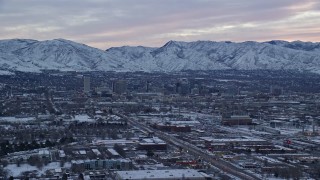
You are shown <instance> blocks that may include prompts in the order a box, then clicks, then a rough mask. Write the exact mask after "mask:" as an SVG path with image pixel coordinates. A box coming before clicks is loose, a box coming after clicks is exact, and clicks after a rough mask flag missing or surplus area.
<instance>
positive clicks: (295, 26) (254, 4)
mask: <svg viewBox="0 0 320 180" xmlns="http://www.w3.org/2000/svg"><path fill="white" fill-rule="evenodd" d="M0 25H1V28H0V39H13V38H23V39H37V40H47V39H55V38H64V39H69V40H72V41H76V42H79V43H84V44H87V45H90V46H93V47H97V48H100V49H107V48H109V47H112V46H124V45H131V46H137V45H142V46H154V47H157V46H162V45H163V44H165V43H166V42H167V41H169V40H177V41H196V40H211V41H236V42H239V41H251V40H253V41H268V40H275V39H276V40H288V41H294V40H302V41H313V42H316V41H320V1H319V0H0Z"/></svg>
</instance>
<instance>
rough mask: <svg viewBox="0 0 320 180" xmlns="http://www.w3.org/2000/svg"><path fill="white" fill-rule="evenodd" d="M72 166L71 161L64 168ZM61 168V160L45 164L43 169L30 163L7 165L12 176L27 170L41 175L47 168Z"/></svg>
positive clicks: (6, 168)
mask: <svg viewBox="0 0 320 180" xmlns="http://www.w3.org/2000/svg"><path fill="white" fill-rule="evenodd" d="M70 167H71V164H70V163H65V164H64V168H70ZM59 168H61V167H60V163H59V162H52V163H49V164H48V165H46V166H43V167H42V168H41V169H39V168H37V167H36V166H31V165H29V164H21V165H20V166H19V167H18V166H17V165H16V164H9V165H8V166H6V167H5V170H8V172H9V175H10V176H13V177H16V176H19V175H20V174H21V173H23V172H26V171H35V172H37V173H38V174H39V175H41V174H45V172H46V171H47V170H54V169H59Z"/></svg>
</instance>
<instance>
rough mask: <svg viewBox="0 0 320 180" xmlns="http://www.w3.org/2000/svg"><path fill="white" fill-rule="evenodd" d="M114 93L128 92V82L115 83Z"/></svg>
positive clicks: (117, 81) (118, 81) (119, 81)
mask: <svg viewBox="0 0 320 180" xmlns="http://www.w3.org/2000/svg"><path fill="white" fill-rule="evenodd" d="M112 89H113V92H114V93H117V94H123V93H126V92H127V81H126V80H116V81H114V82H113V88H112Z"/></svg>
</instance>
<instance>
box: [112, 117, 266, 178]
mask: <svg viewBox="0 0 320 180" xmlns="http://www.w3.org/2000/svg"><path fill="white" fill-rule="evenodd" d="M118 115H119V116H121V117H123V118H125V119H127V120H128V123H129V124H131V125H132V126H136V127H138V128H140V129H142V130H144V131H148V132H154V134H155V135H156V136H158V137H159V138H161V139H163V140H164V141H166V142H167V143H168V142H169V143H171V144H174V145H176V146H178V147H182V148H183V149H184V150H187V152H188V153H190V154H192V155H194V156H199V157H201V158H202V159H203V160H205V161H207V162H209V163H211V164H212V165H213V166H215V167H217V168H219V169H220V170H221V171H223V172H225V173H228V174H231V175H233V176H236V177H238V178H240V179H246V180H256V179H260V178H258V177H257V176H255V175H254V174H251V173H248V172H246V171H244V170H243V169H240V168H238V167H236V166H234V165H232V164H231V163H229V162H227V161H225V160H222V159H221V158H219V157H218V156H215V155H213V154H209V153H207V152H206V151H205V150H203V149H200V148H198V147H196V146H194V145H192V144H190V143H188V142H185V141H182V140H180V139H177V138H176V137H174V136H171V135H169V134H167V133H165V132H161V131H159V130H155V129H151V128H150V127H148V126H146V125H145V124H142V123H140V122H138V121H136V120H134V119H133V118H128V117H127V116H125V115H123V114H118Z"/></svg>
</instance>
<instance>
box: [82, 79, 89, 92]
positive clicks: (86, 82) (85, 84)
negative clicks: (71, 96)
mask: <svg viewBox="0 0 320 180" xmlns="http://www.w3.org/2000/svg"><path fill="white" fill-rule="evenodd" d="M83 92H85V93H89V92H90V77H88V76H84V77H83Z"/></svg>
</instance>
